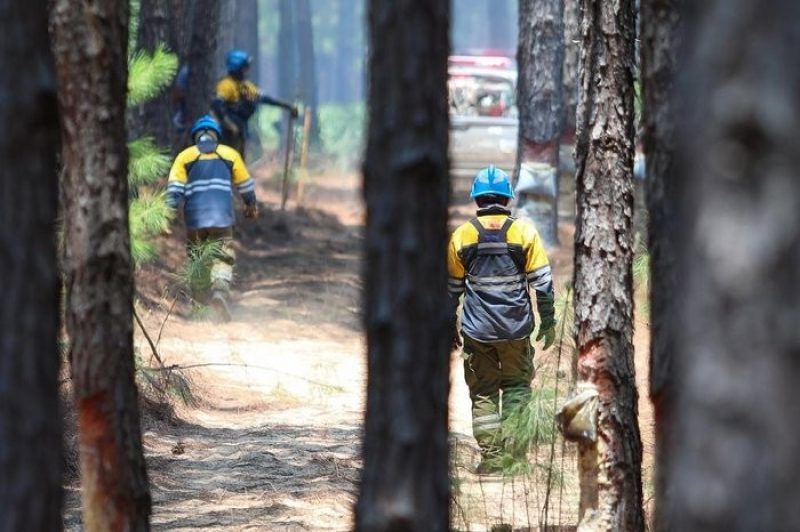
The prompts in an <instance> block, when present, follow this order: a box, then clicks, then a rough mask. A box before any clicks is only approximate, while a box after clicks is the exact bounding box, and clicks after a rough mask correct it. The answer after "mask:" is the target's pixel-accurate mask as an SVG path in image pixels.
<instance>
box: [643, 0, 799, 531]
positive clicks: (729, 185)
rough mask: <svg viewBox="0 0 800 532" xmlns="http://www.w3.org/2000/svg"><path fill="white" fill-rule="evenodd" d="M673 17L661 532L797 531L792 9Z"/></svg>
mask: <svg viewBox="0 0 800 532" xmlns="http://www.w3.org/2000/svg"><path fill="white" fill-rule="evenodd" d="M684 14H685V15H686V16H685V19H684V20H685V26H686V34H685V35H686V37H685V39H686V44H687V46H686V47H685V50H686V51H688V52H687V55H686V56H685V57H686V58H687V64H685V65H681V68H680V71H681V74H682V75H685V76H686V78H685V84H682V87H683V88H685V90H686V92H685V93H684V94H683V96H684V98H683V99H682V100H685V102H684V101H681V103H680V106H681V110H682V112H683V116H685V119H686V121H685V127H681V128H680V132H679V133H680V135H679V136H678V138H679V139H681V140H680V143H679V145H678V153H679V154H680V159H679V160H678V163H677V164H678V169H677V171H676V172H675V175H676V176H679V178H680V179H679V181H678V184H677V186H676V188H677V190H678V194H679V202H678V205H679V207H680V209H681V211H680V213H681V214H682V215H683V216H682V218H683V224H682V225H681V227H680V233H679V234H680V235H682V236H683V240H681V242H680V246H679V248H678V253H677V255H676V256H677V257H678V263H677V268H676V269H677V272H678V274H679V275H680V280H681V282H680V284H679V285H678V290H677V293H676V294H675V300H676V302H678V303H677V304H678V305H680V307H679V311H678V312H676V315H678V316H679V317H678V323H677V326H676V327H674V328H670V330H674V331H679V332H680V334H676V335H675V351H674V353H675V364H674V367H675V371H676V373H675V376H674V382H675V402H674V404H675V410H674V413H673V414H674V420H675V423H674V425H675V436H674V438H671V440H670V441H671V442H672V443H673V445H672V448H671V450H670V452H669V458H670V463H671V467H670V470H669V479H668V480H669V487H668V489H669V492H670V500H668V503H669V507H668V509H667V510H668V512H669V516H668V522H669V524H670V525H671V527H672V529H673V530H681V531H686V532H693V531H700V530H702V531H704V532H716V531H726V532H737V531H745V530H747V531H749V530H800V512H798V511H797V501H798V499H799V498H800V485H799V484H798V482H797V475H796V472H797V471H798V470H800V438H798V437H797V427H796V423H797V413H798V411H800V394H798V389H799V388H798V383H800V365H798V353H800V335H798V322H800V310H799V309H800V149H798V143H797V131H798V130H799V129H800V64H798V61H797V51H798V50H799V49H800V25H798V20H800V3H798V2H796V1H795V0H758V1H757V0H735V1H724V2H723V1H721V0H709V1H706V2H698V3H695V4H691V6H690V8H687V9H686V10H685V11H684ZM682 57H684V56H682ZM648 164H650V161H648Z"/></svg>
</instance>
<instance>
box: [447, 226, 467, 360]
mask: <svg viewBox="0 0 800 532" xmlns="http://www.w3.org/2000/svg"><path fill="white" fill-rule="evenodd" d="M460 248H461V231H459V230H456V231H455V232H454V233H453V235H452V236H451V237H450V243H449V245H448V246H447V273H448V277H447V293H448V296H449V298H450V300H449V301H450V315H451V316H452V317H453V348H454V349H455V348H458V347H460V346H461V336H460V334H459V331H458V327H457V321H456V320H457V318H456V312H457V311H458V304H459V301H460V299H461V295H462V294H463V293H464V287H465V281H464V279H465V277H466V275H467V272H466V270H465V269H464V263H462V262H461V256H460V255H459V253H458V252H459V250H460Z"/></svg>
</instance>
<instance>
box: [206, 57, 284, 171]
mask: <svg viewBox="0 0 800 532" xmlns="http://www.w3.org/2000/svg"><path fill="white" fill-rule="evenodd" d="M251 62H252V58H251V57H250V55H249V54H248V53H247V52H245V51H244V50H231V51H230V52H228V55H227V57H226V59H225V66H226V68H227V70H228V75H227V76H226V77H224V78H222V79H221V80H220V82H219V83H218V84H217V94H216V97H215V98H214V101H213V102H212V104H211V109H212V110H213V111H214V114H215V115H216V117H217V119H218V120H219V121H220V123H221V124H222V130H223V131H222V142H223V144H227V145H228V146H231V147H232V148H234V149H235V150H236V151H238V152H239V153H240V154H241V155H242V157H244V156H245V148H246V145H247V138H248V137H249V129H248V121H249V120H250V117H251V116H253V114H254V113H255V112H256V108H257V106H258V104H267V105H275V106H278V107H283V108H284V109H286V110H287V111H289V112H290V113H291V114H292V116H293V117H297V107H295V106H294V105H292V104H291V103H289V102H284V101H283V100H278V99H277V98H273V97H272V96H267V95H266V94H264V93H263V92H261V90H260V89H259V88H258V87H257V86H256V85H255V84H254V83H253V82H251V81H249V80H247V79H246V77H247V73H248V71H249V69H250V63H251Z"/></svg>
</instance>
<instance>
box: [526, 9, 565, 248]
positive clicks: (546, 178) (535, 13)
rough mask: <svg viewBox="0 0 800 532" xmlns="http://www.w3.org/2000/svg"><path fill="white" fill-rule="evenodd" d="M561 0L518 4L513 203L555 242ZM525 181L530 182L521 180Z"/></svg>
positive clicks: (561, 63)
mask: <svg viewBox="0 0 800 532" xmlns="http://www.w3.org/2000/svg"><path fill="white" fill-rule="evenodd" d="M563 7H564V5H563V0H522V1H521V2H520V4H519V35H520V39H519V49H518V51H517V62H518V63H519V78H518V81H517V107H518V108H519V137H518V142H517V164H516V168H515V171H514V175H515V176H516V181H517V183H518V184H519V185H521V186H523V187H526V188H525V190H526V192H525V193H522V191H521V193H520V198H519V200H518V203H517V212H518V214H519V215H522V216H524V217H527V218H530V219H531V220H532V221H533V222H534V223H535V224H536V226H537V229H538V230H539V233H540V234H541V236H542V239H543V240H544V242H545V243H547V244H548V245H551V246H552V245H556V244H557V243H558V146H559V141H560V139H561V122H562V116H561V88H562V87H561V83H562V74H563V72H562V69H563V63H564V35H563V14H564V13H563ZM528 184H530V185H529V186H526V185H528Z"/></svg>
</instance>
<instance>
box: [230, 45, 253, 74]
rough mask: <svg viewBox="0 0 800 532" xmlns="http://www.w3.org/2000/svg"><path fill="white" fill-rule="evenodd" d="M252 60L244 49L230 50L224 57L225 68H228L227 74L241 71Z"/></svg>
mask: <svg viewBox="0 0 800 532" xmlns="http://www.w3.org/2000/svg"><path fill="white" fill-rule="evenodd" d="M252 60H253V59H252V58H251V57H250V54H248V53H247V52H245V51H244V50H231V51H230V52H228V55H227V56H226V57H225V68H227V69H228V74H233V73H236V72H241V71H242V70H244V69H245V67H248V66H250V63H251V62H252Z"/></svg>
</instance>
